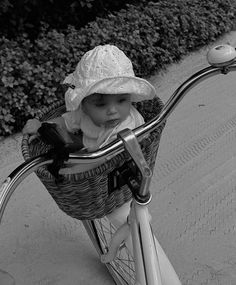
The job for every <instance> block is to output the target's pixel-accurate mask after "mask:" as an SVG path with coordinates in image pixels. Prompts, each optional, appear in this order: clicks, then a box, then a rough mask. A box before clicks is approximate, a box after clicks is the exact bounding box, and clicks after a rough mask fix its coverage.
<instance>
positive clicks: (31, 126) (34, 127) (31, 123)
mask: <svg viewBox="0 0 236 285" xmlns="http://www.w3.org/2000/svg"><path fill="white" fill-rule="evenodd" d="M41 125H42V123H41V122H40V121H39V120H37V119H30V120H28V121H27V123H26V124H25V126H24V128H23V130H22V133H23V134H24V135H26V134H28V135H31V137H30V138H29V143H30V142H31V141H32V140H34V139H35V138H36V137H38V129H39V128H40V127H41Z"/></svg>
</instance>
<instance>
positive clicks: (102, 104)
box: [95, 102, 106, 108]
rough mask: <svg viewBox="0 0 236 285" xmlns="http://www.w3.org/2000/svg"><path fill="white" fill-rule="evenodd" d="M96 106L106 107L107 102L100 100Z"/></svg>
mask: <svg viewBox="0 0 236 285" xmlns="http://www.w3.org/2000/svg"><path fill="white" fill-rule="evenodd" d="M95 106H96V107H98V108H99V107H105V106H106V104H105V103H102V102H99V103H96V104H95Z"/></svg>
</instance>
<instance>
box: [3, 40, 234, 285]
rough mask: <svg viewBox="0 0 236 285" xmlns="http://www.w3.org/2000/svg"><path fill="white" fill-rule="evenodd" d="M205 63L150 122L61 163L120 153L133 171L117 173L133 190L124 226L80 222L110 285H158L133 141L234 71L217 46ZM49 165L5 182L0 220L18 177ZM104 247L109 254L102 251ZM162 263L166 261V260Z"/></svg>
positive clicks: (230, 52) (147, 176)
mask: <svg viewBox="0 0 236 285" xmlns="http://www.w3.org/2000/svg"><path fill="white" fill-rule="evenodd" d="M208 62H209V63H210V65H211V66H209V67H207V68H205V69H203V70H200V71H199V72H197V73H195V74H194V75H193V76H191V77H190V78H188V79H187V80H186V81H185V82H184V83H183V84H181V85H180V87H179V88H177V90H176V91H175V92H174V93H173V95H172V96H171V97H170V99H169V100H168V102H167V103H166V104H165V106H164V107H163V109H162V111H161V112H160V113H159V114H158V115H157V116H156V117H155V118H153V119H151V121H150V122H148V123H146V124H145V125H144V126H142V127H139V128H137V129H135V130H134V131H130V130H124V131H123V132H121V133H120V135H119V139H117V140H116V141H115V142H113V143H111V144H109V145H108V146H106V147H103V148H102V149H99V150H98V151H95V152H93V153H83V154H80V155H76V154H70V155H69V159H68V161H66V163H87V162H88V161H93V162H99V161H100V160H101V158H105V157H109V159H110V158H111V156H117V155H119V154H121V153H122V152H123V151H124V149H125V150H126V152H127V153H129V156H130V157H131V158H132V161H134V164H135V165H136V166H137V169H138V172H135V173H134V172H133V171H131V172H130V169H131V170H132V165H133V164H132V163H129V164H127V165H129V168H127V167H125V168H122V169H120V170H119V171H121V173H122V175H123V176H124V175H125V176H127V179H126V182H127V183H128V184H129V186H130V188H132V189H133V199H132V206H131V214H130V216H129V218H128V221H127V223H125V224H124V225H122V227H121V228H120V229H118V230H117V229H116V228H115V227H114V226H113V225H112V224H111V223H110V221H109V220H108V219H107V218H105V217H101V218H94V219H91V220H86V219H85V220H83V224H84V227H85V229H86V230H87V233H88V235H89V237H90V239H91V241H92V242H93V244H94V246H95V248H96V250H97V252H98V253H99V255H101V259H102V261H103V262H104V263H106V266H107V268H108V270H109V272H110V273H111V275H112V277H113V278H114V280H115V282H116V284H142V285H143V284H148V285H150V284H156V285H162V284H163V282H162V278H163V276H161V270H160V263H159V260H158V256H159V255H160V254H161V255H162V257H163V256H164V258H167V257H165V253H164V252H161V253H160V247H159V244H158V242H156V243H155V241H154V238H153V233H152V230H151V225H150V216H149V213H148V204H149V203H150V201H151V194H150V192H149V184H150V180H151V176H152V171H151V169H150V167H149V165H148V164H147V162H146V160H145V158H144V156H143V154H142V151H141V148H140V145H139V143H138V140H137V138H138V139H139V140H140V139H142V138H145V137H146V136H147V134H148V133H151V132H153V131H154V130H156V129H157V128H158V127H161V126H163V123H165V122H166V119H167V118H168V117H169V115H170V114H171V113H172V112H173V110H174V109H175V107H176V106H177V105H178V103H179V102H180V101H181V100H182V98H183V97H184V96H185V95H186V94H187V92H188V91H189V90H191V89H192V88H193V87H194V86H196V85H197V84H198V83H200V82H202V81H203V80H205V79H207V78H210V77H212V76H214V75H217V74H227V73H229V72H230V71H235V70H236V52H235V49H234V48H232V47H230V46H228V45H220V46H217V47H215V48H213V49H211V50H210V51H209V52H208ZM53 162H54V154H53V153H52V152H48V153H46V154H43V155H39V156H37V157H35V158H32V159H30V160H29V161H26V162H24V163H23V164H21V165H20V166H19V167H17V168H16V169H15V170H14V171H13V172H12V173H11V174H10V175H9V176H8V177H7V178H6V180H5V182H4V183H3V185H2V186H1V188H0V219H1V218H2V216H3V213H4V210H5V208H6V205H7V203H8V201H9V199H10V197H11V195H12V194H13V192H14V191H15V189H16V187H17V186H18V185H19V184H20V183H21V182H22V181H23V180H24V178H25V177H27V176H28V175H29V174H30V173H31V172H33V171H36V170H37V169H38V168H39V167H42V166H45V165H51V164H52V163H53ZM129 162H130V160H129ZM137 169H136V171H137ZM137 177H138V178H140V177H142V179H138V182H139V183H137V180H136V178H137ZM140 184H141V185H140ZM130 232H131V236H132V241H133V253H132V252H130V248H128V247H127V245H126V238H127V237H128V235H129V233H130ZM112 238H113V239H112ZM111 239H112V241H111ZM110 243H111V245H110ZM109 246H110V251H109V250H108V248H109ZM157 248H158V250H157ZM150 257H151V258H150ZM166 260H167V262H168V259H166ZM173 278H174V279H175V278H176V279H175V281H176V280H177V281H176V282H178V277H177V275H176V276H175V275H174V274H173Z"/></svg>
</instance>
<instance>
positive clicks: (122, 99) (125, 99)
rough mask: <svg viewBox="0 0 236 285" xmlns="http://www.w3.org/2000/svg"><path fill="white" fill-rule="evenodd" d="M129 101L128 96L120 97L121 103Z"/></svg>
mask: <svg viewBox="0 0 236 285" xmlns="http://www.w3.org/2000/svg"><path fill="white" fill-rule="evenodd" d="M126 101H127V98H120V99H119V103H124V102H126Z"/></svg>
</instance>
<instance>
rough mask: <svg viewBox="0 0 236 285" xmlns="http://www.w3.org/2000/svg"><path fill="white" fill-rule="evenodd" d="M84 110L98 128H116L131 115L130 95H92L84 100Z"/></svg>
mask: <svg viewBox="0 0 236 285" xmlns="http://www.w3.org/2000/svg"><path fill="white" fill-rule="evenodd" d="M82 104H83V105H82V106H83V110H84V112H85V113H86V114H87V115H88V116H89V117H90V118H91V120H92V121H93V123H94V124H95V125H97V126H99V127H100V126H105V127H107V128H114V127H115V126H117V125H118V124H119V123H121V122H122V121H124V120H125V119H126V118H127V116H128V115H129V114H130V107H131V95H130V94H97V93H96V94H92V95H90V96H88V97H86V98H85V99H84V100H83V103H82Z"/></svg>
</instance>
